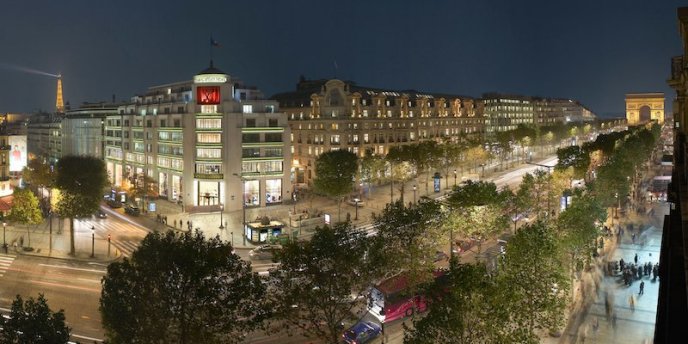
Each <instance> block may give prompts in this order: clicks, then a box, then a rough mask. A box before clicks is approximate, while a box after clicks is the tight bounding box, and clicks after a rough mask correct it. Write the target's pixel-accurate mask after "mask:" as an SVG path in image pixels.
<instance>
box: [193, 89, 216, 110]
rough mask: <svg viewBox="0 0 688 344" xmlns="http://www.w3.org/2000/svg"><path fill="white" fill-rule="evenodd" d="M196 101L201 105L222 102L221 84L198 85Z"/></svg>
mask: <svg viewBox="0 0 688 344" xmlns="http://www.w3.org/2000/svg"><path fill="white" fill-rule="evenodd" d="M196 103H197V104H201V105H214V104H220V87H219V86H198V87H196Z"/></svg>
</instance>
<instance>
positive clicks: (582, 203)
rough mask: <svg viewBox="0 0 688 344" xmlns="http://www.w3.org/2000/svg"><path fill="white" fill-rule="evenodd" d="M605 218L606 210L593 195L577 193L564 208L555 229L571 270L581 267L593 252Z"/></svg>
mask: <svg viewBox="0 0 688 344" xmlns="http://www.w3.org/2000/svg"><path fill="white" fill-rule="evenodd" d="M606 219H607V211H606V210H605V209H604V207H603V206H602V204H600V203H599V201H597V200H596V199H595V198H594V197H592V196H590V195H586V194H579V195H577V196H576V197H575V198H574V200H573V202H572V203H571V205H570V206H569V207H568V208H566V210H564V211H563V212H562V213H561V214H560V215H559V217H558V218H557V222H556V230H557V234H558V237H559V240H561V242H562V244H563V248H564V250H566V252H567V253H568V255H569V258H570V260H571V261H570V263H571V265H570V266H571V271H572V272H573V271H574V267H579V268H580V267H582V264H580V263H585V262H586V261H587V260H588V259H589V258H590V255H591V254H592V253H593V252H594V250H595V248H596V244H597V237H598V236H599V235H600V230H599V227H600V225H601V224H602V223H604V221H605V220H606Z"/></svg>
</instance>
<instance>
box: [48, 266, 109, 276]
mask: <svg viewBox="0 0 688 344" xmlns="http://www.w3.org/2000/svg"><path fill="white" fill-rule="evenodd" d="M38 265H40V266H46V267H50V268H56V269H67V270H76V271H86V272H95V273H99V274H104V273H106V272H107V271H105V270H94V269H83V268H73V267H71V266H64V265H52V264H38Z"/></svg>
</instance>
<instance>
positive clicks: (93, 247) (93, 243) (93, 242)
mask: <svg viewBox="0 0 688 344" xmlns="http://www.w3.org/2000/svg"><path fill="white" fill-rule="evenodd" d="M95 256H96V226H91V258H94V257H95Z"/></svg>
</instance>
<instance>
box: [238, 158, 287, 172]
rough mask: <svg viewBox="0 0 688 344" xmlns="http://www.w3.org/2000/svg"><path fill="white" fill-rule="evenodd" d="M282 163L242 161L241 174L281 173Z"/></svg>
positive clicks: (280, 161)
mask: <svg viewBox="0 0 688 344" xmlns="http://www.w3.org/2000/svg"><path fill="white" fill-rule="evenodd" d="M283 165H284V163H283V161H282V160H279V161H242V162H241V173H249V174H251V173H258V174H260V173H282V171H283Z"/></svg>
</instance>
